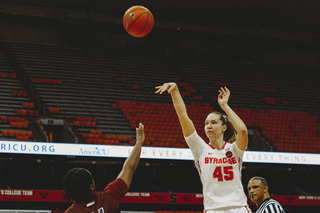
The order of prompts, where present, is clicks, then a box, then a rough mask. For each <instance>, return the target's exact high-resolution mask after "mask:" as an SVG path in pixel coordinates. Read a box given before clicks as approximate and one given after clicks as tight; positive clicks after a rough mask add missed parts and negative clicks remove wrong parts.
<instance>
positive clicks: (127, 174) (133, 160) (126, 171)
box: [117, 123, 145, 188]
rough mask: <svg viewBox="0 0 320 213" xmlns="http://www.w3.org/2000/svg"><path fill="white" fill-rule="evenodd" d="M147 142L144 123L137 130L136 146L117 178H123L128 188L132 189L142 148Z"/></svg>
mask: <svg viewBox="0 0 320 213" xmlns="http://www.w3.org/2000/svg"><path fill="white" fill-rule="evenodd" d="M144 141H145V135H144V126H143V124H142V123H140V124H139V127H138V128H136V144H135V145H134V147H133V149H132V151H131V153H130V155H129V157H128V158H127V159H126V161H125V162H124V164H123V167H122V170H121V172H120V173H119V175H118V177H117V178H121V179H122V180H123V181H124V182H125V183H126V184H127V186H128V188H129V187H130V184H131V181H132V178H133V174H134V172H135V171H136V169H137V166H138V164H139V160H140V155H141V147H142V145H143V143H144Z"/></svg>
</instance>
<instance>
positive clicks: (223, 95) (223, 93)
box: [218, 87, 231, 107]
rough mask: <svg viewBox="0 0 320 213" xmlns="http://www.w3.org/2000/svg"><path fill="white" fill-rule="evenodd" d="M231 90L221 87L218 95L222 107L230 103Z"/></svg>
mask: <svg viewBox="0 0 320 213" xmlns="http://www.w3.org/2000/svg"><path fill="white" fill-rule="evenodd" d="M230 94H231V93H230V90H229V89H228V88H227V87H224V88H223V87H221V88H220V90H219V95H218V103H219V105H220V107H224V106H226V105H228V101H229V98H230Z"/></svg>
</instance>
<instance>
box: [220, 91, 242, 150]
mask: <svg viewBox="0 0 320 213" xmlns="http://www.w3.org/2000/svg"><path fill="white" fill-rule="evenodd" d="M229 98H230V91H229V89H228V88H227V87H224V88H222V87H221V89H220V90H219V95H218V103H219V105H220V107H221V109H222V110H223V111H224V112H225V113H226V114H227V116H228V117H229V119H230V121H231V123H232V125H233V127H234V129H235V130H236V132H237V134H236V142H237V146H238V147H239V148H240V149H241V150H245V149H246V148H247V145H248V129H247V127H246V125H245V124H244V122H243V121H242V120H241V118H240V117H239V116H238V115H237V114H236V113H235V112H234V111H233V110H232V109H231V107H230V106H229V105H228V101H229Z"/></svg>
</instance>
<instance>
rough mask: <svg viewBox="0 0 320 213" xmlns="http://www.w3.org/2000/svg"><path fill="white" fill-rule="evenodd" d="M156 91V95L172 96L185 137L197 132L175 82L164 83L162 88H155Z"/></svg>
mask: <svg viewBox="0 0 320 213" xmlns="http://www.w3.org/2000/svg"><path fill="white" fill-rule="evenodd" d="M155 89H157V91H156V92H155V93H157V94H158V93H159V94H160V95H161V94H162V93H164V92H166V91H167V92H168V93H169V94H171V98H172V102H173V106H174V109H175V111H176V113H177V115H178V118H179V122H180V125H181V128H182V131H183V135H184V136H185V137H188V136H189V135H191V134H192V133H193V132H194V131H195V127H194V125H193V122H192V121H191V119H190V118H189V116H188V113H187V108H186V105H185V103H184V101H183V99H182V97H181V94H180V92H179V89H178V86H177V84H176V83H173V82H170V83H164V84H163V85H162V86H157V87H155Z"/></svg>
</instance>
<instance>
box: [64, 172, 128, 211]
mask: <svg viewBox="0 0 320 213" xmlns="http://www.w3.org/2000/svg"><path fill="white" fill-rule="evenodd" d="M127 191H128V187H127V185H126V184H125V182H124V181H123V180H122V179H121V178H118V179H116V180H114V181H113V182H111V183H109V184H108V185H107V186H106V188H105V189H104V191H103V192H93V193H92V194H91V195H90V201H88V202H86V203H78V202H75V203H73V204H72V205H71V206H70V207H69V209H67V210H66V211H65V212H64V213H107V212H110V213H113V212H120V209H119V203H120V200H121V198H122V197H123V196H124V195H125V194H126V193H127Z"/></svg>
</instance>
